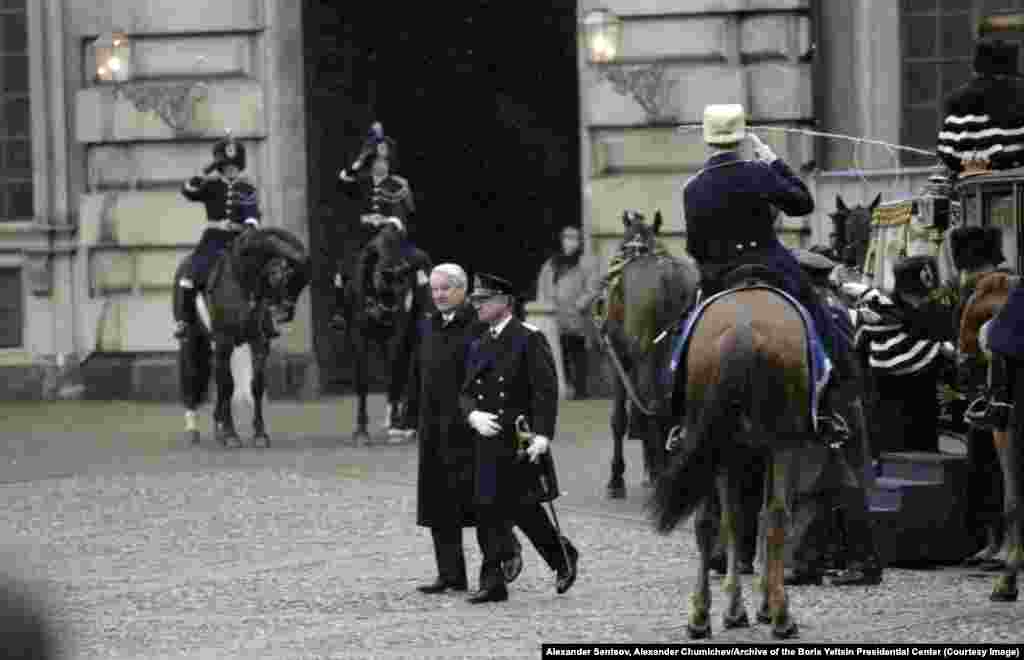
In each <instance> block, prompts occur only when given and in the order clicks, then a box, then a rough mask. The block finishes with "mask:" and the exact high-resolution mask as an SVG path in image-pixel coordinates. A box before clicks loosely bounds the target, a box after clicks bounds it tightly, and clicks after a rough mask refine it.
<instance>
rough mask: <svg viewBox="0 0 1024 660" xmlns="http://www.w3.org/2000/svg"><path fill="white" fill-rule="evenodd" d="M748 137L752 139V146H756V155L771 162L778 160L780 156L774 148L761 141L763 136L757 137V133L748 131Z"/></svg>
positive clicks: (759, 158)
mask: <svg viewBox="0 0 1024 660" xmlns="http://www.w3.org/2000/svg"><path fill="white" fill-rule="evenodd" d="M747 139H749V140H750V144H751V146H753V147H754V155H755V156H757V159H758V160H762V161H764V162H766V163H769V164H770V163H772V162H774V161H776V160H778V158H779V157H778V156H776V155H775V152H774V151H772V148H771V147H769V146H768V145H767V144H765V143H764V142H761V138H759V137H757V135H756V134H754V133H747Z"/></svg>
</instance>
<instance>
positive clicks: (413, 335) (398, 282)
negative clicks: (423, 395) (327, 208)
mask: <svg viewBox="0 0 1024 660" xmlns="http://www.w3.org/2000/svg"><path fill="white" fill-rule="evenodd" d="M364 249H365V250H372V251H373V252H372V253H373V254H374V255H375V257H374V258H373V264H372V268H371V269H370V272H371V273H372V275H371V278H372V281H371V282H369V283H368V284H369V286H368V287H366V286H364V284H363V282H362V281H361V277H362V274H361V273H359V274H357V275H356V277H355V278H354V279H353V280H352V281H350V282H349V283H348V292H347V295H346V296H345V301H346V304H347V305H348V306H349V310H348V318H350V319H352V323H351V324H350V325H349V326H348V332H347V335H348V342H347V343H348V346H349V348H350V349H351V352H352V367H353V368H352V372H353V376H352V377H353V385H354V389H355V391H356V397H357V402H356V431H355V434H354V436H353V440H354V442H355V444H356V445H361V444H364V443H366V442H368V441H369V438H370V436H369V432H368V431H367V426H368V425H369V414H368V413H367V410H366V397H367V395H368V394H369V390H370V382H369V364H370V347H371V345H376V348H377V349H378V352H380V351H381V350H383V351H384V352H385V355H386V357H387V359H388V361H389V365H390V377H389V381H388V413H387V416H388V419H387V421H386V422H385V426H387V427H392V426H393V425H394V424H395V423H396V422H397V421H398V420H399V418H400V417H401V403H402V400H403V395H404V394H405V388H406V384H407V383H408V380H409V368H410V366H411V360H412V355H413V351H414V350H415V346H416V342H417V340H418V337H417V331H418V324H417V323H416V321H417V320H418V319H419V318H422V317H423V315H424V314H427V313H429V312H430V311H431V310H432V309H433V301H432V300H431V298H430V292H429V289H428V287H427V286H425V285H426V283H427V281H428V278H429V275H430V269H431V267H432V265H431V262H430V257H429V256H427V254H426V253H425V252H423V251H422V250H419V249H417V248H415V247H413V246H412V245H411V244H409V243H407V242H406V241H405V238H404V235H403V234H402V232H401V231H400V230H399V229H397V228H396V227H395V226H394V225H392V224H385V225H383V226H382V227H381V229H379V231H378V232H377V234H376V235H375V236H374V237H373V238H372V239H371V240H370V242H369V244H367V246H366V247H365V248H364ZM367 289H368V290H369V291H372V292H373V298H374V299H373V301H372V302H368V301H367V300H366V297H365V296H364V291H366V290H367Z"/></svg>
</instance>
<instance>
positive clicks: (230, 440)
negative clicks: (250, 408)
mask: <svg viewBox="0 0 1024 660" xmlns="http://www.w3.org/2000/svg"><path fill="white" fill-rule="evenodd" d="M217 440H218V441H219V442H220V444H221V446H223V447H224V448H225V449H238V448H239V447H241V446H242V439H241V438H239V437H238V434H237V433H224V434H222V435H219V436H218V437H217Z"/></svg>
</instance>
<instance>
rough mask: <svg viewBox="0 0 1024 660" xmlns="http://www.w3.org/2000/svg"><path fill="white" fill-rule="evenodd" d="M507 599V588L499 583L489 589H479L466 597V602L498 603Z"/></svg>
mask: <svg viewBox="0 0 1024 660" xmlns="http://www.w3.org/2000/svg"><path fill="white" fill-rule="evenodd" d="M504 600H508V589H507V588H506V587H505V585H503V584H501V585H498V586H496V587H491V588H490V589H480V590H479V591H475V592H473V594H472V595H471V596H470V597H469V598H467V599H466V602H468V603H472V604H473V605H477V604H479V603H500V602H501V601H504Z"/></svg>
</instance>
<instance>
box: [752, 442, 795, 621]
mask: <svg viewBox="0 0 1024 660" xmlns="http://www.w3.org/2000/svg"><path fill="white" fill-rule="evenodd" d="M796 460H797V451H795V450H791V451H775V452H772V458H771V462H770V464H769V466H768V471H767V472H768V474H767V477H766V479H767V482H766V483H765V491H766V494H767V498H768V506H767V508H766V510H765V511H764V513H763V514H762V515H763V516H764V519H763V521H762V526H763V527H764V529H765V561H764V566H765V570H764V574H763V576H762V581H763V589H764V600H763V601H762V605H761V610H760V611H759V612H758V620H759V621H765V619H766V618H770V620H771V624H772V636H773V637H775V638H776V639H788V638H791V637H795V636H796V635H797V632H798V627H797V624H796V622H795V621H793V619H792V618H791V617H790V614H789V601H788V599H787V597H786V584H785V577H784V572H785V566H784V564H785V555H786V553H785V549H786V548H785V544H786V522H787V518H788V517H789V506H788V505H789V498H790V493H791V492H792V487H791V482H792V479H793V478H794V476H795V475H794V474H793V473H794V471H795V468H796ZM766 615H767V617H766Z"/></svg>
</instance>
